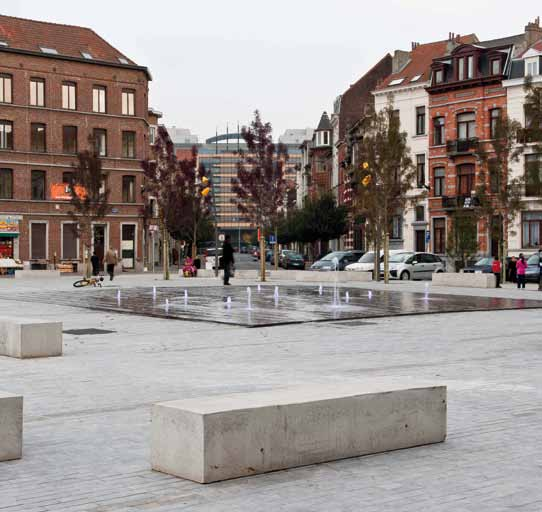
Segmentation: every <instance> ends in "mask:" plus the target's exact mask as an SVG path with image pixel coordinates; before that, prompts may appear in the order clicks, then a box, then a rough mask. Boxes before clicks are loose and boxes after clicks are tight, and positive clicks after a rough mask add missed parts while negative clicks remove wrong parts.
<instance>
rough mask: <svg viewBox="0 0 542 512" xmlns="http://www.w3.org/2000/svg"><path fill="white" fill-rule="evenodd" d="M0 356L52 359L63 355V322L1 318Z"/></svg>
mask: <svg viewBox="0 0 542 512" xmlns="http://www.w3.org/2000/svg"><path fill="white" fill-rule="evenodd" d="M0 355H2V356H9V357H18V358H20V359H24V358H31V357H52V356H61V355H62V322H51V321H49V320H31V319H26V318H24V319H23V318H1V317H0Z"/></svg>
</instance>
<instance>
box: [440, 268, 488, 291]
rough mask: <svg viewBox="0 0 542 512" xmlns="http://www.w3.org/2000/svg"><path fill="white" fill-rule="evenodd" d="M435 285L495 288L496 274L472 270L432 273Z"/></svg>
mask: <svg viewBox="0 0 542 512" xmlns="http://www.w3.org/2000/svg"><path fill="white" fill-rule="evenodd" d="M432 279H433V284H434V285H435V286H458V287H464V288H495V286H496V284H497V283H496V282H495V276H494V275H493V274H482V273H474V272H473V273H471V272H460V273H457V274H456V273H453V272H440V273H436V274H432Z"/></svg>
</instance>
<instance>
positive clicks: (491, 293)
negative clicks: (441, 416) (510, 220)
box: [0, 275, 542, 512]
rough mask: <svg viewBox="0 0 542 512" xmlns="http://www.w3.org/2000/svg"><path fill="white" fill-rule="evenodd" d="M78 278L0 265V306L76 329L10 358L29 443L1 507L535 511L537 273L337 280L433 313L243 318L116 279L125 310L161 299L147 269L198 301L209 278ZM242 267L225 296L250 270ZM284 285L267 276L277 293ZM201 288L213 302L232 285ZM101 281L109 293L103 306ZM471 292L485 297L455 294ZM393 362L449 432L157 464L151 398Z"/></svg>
mask: <svg viewBox="0 0 542 512" xmlns="http://www.w3.org/2000/svg"><path fill="white" fill-rule="evenodd" d="M71 281H72V280H71V279H70V278H69V277H62V278H61V279H56V280H49V279H43V278H41V279H28V280H26V279H21V280H8V279H4V280H0V306H1V307H2V310H3V313H2V315H4V316H29V317H37V318H43V319H55V320H56V319H61V320H62V321H63V322H64V330H65V331H74V330H75V332H76V333H75V334H74V333H72V334H67V333H66V334H65V335H64V355H63V356H62V357H59V358H48V359H30V360H18V359H12V358H7V357H1V358H0V389H1V390H3V391H8V392H11V393H16V394H22V395H24V398H25V416H24V420H25V423H24V451H23V458H22V459H21V460H19V461H12V462H4V463H0V511H1V512H7V511H9V512H23V511H24V512H37V511H46V510H48V511H55V512H56V511H59V512H60V511H88V512H109V511H124V512H126V511H133V512H135V511H153V512H154V511H157V512H166V511H180V510H182V511H191V512H192V511H194V512H196V511H197V512H200V511H224V512H225V511H228V512H231V511H236V512H237V511H253V510H262V511H267V510H269V511H282V510H284V511H319V512H320V511H321V512H329V511H360V510H362V511H369V512H373V511H374V512H376V511H379V512H380V511H420V510H424V509H425V510H428V511H454V512H460V511H477V512H484V511H488V512H489V511H492V512H494V511H505V510H506V511H511V510H514V511H515V510H518V511H540V510H542V488H541V487H540V481H541V478H542V462H541V460H542V459H541V455H542V453H541V452H542V429H541V428H540V425H541V424H542V405H541V404H542V373H541V371H540V369H541V366H542V355H541V354H542V350H541V346H542V336H541V332H542V309H528V308H530V307H532V306H537V305H538V303H530V302H529V301H537V300H539V299H542V294H540V293H539V292H537V291H535V289H534V287H529V288H530V289H528V290H526V291H519V290H516V289H513V288H509V287H505V288H503V289H501V290H494V289H493V290H474V289H469V290H467V289H455V288H449V289H445V288H440V289H436V288H434V287H432V286H429V288H428V290H426V288H425V284H424V283H402V282H397V283H393V284H390V285H389V286H385V285H382V284H378V285H376V284H371V283H366V284H360V285H357V286H349V287H342V288H341V297H342V298H344V296H345V292H346V291H347V290H348V291H349V294H350V296H351V299H352V304H351V305H350V307H359V308H366V307H367V304H366V301H367V300H368V295H369V290H372V297H373V298H377V299H378V298H379V297H380V299H378V300H381V301H384V298H385V297H387V299H386V300H388V302H390V304H391V305H392V306H393V308H396V311H397V308H400V306H401V304H405V307H406V306H408V304H412V303H415V304H417V306H416V308H419V307H423V308H434V309H431V311H434V312H435V313H436V314H424V315H417V314H413V315H408V316H394V315H393V308H391V309H390V311H389V312H391V313H392V316H385V317H378V316H379V315H372V316H370V315H366V316H364V315H358V314H357V313H356V315H355V316H356V319H354V320H348V319H347V318H344V317H341V318H338V319H337V320H338V321H331V322H330V321H318V322H315V321H305V322H304V323H297V324H287V325H274V326H268V327H255V328H251V329H247V328H246V322H238V323H240V324H241V325H233V324H232V325H227V324H221V323H215V321H210V320H212V319H211V318H210V319H209V321H207V320H206V318H205V317H204V316H205V315H202V314H200V315H199V318H198V321H196V322H193V321H182V320H169V319H164V318H160V317H157V316H149V315H143V314H134V313H138V311H133V310H131V311H130V313H131V314H124V313H123V312H121V311H117V309H119V308H118V304H116V301H117V289H118V287H120V289H121V308H120V309H122V306H123V302H122V301H123V300H128V299H129V297H130V296H133V297H141V296H145V297H150V299H151V301H152V287H153V286H157V287H158V289H157V293H158V297H161V298H166V297H167V296H169V295H168V294H169V293H171V296H172V297H173V296H174V297H180V298H181V301H182V297H183V291H184V289H185V288H187V289H188V291H189V298H190V297H193V298H194V299H196V298H198V303H200V309H198V310H197V311H204V310H205V308H204V307H203V306H202V305H201V304H203V302H204V299H203V298H204V297H205V295H206V289H205V288H203V286H207V287H208V286H210V285H211V286H213V285H217V284H218V283H217V282H215V281H214V280H213V279H209V280H204V279H201V280H186V281H185V280H180V279H178V278H175V279H174V280H172V281H171V282H167V283H165V282H163V281H162V280H161V279H160V277H159V276H152V275H145V276H144V275H140V276H129V275H122V276H119V278H118V279H116V280H115V281H113V283H109V282H107V283H106V288H105V289H104V290H93V289H81V290H74V289H73V288H72V287H71ZM235 284H238V285H239V286H238V287H237V286H232V287H231V288H230V289H228V293H229V294H230V296H232V297H235V300H234V301H233V302H232V311H235V307H236V304H238V305H239V307H240V304H241V303H242V300H244V298H246V286H247V285H249V284H251V285H252V286H253V287H255V283H248V282H239V281H235ZM278 284H279V287H280V288H279V292H280V290H283V291H284V292H287V290H288V289H287V283H278ZM274 285H275V283H272V284H270V286H271V288H268V289H266V290H264V297H265V300H266V301H268V302H266V304H269V306H268V307H269V308H270V309H271V310H273V308H274V298H273V293H272V291H273V286H274ZM296 290H297V291H296V292H295V293H298V295H299V296H300V297H303V298H305V299H307V300H306V301H305V302H304V303H311V302H314V303H318V302H319V301H320V300H321V301H324V299H320V298H319V297H320V296H319V294H318V291H317V287H315V286H314V285H313V286H307V287H304V288H296ZM208 291H210V293H209V294H208V295H209V296H210V297H212V300H211V299H210V300H209V305H208V309H209V310H212V308H213V307H214V306H215V305H216V304H217V303H219V302H220V301H222V299H223V297H222V295H221V294H222V291H221V290H220V291H218V289H216V288H209V289H208ZM100 292H104V293H103V297H107V298H108V300H110V301H111V302H110V304H109V306H107V305H105V307H103V308H101V309H92V307H94V306H95V305H92V304H90V306H89V302H92V300H93V299H92V298H93V297H96V296H97V294H98V293H100ZM291 292H292V294H293V293H294V290H291ZM326 293H327V295H325V301H326V303H327V301H328V299H330V297H331V295H330V292H329V290H328V291H327V292H326ZM142 294H143V295H142ZM254 294H255V295H257V292H256V291H255V292H254ZM287 297H288V293H285V296H284V297H282V298H279V301H280V300H284V301H286V300H287ZM426 297H427V298H428V299H429V300H427V301H426V303H424V302H423V299H424V298H426ZM253 298H254V296H253ZM362 298H363V303H362ZM414 299H415V300H414ZM418 299H421V301H419V302H416V301H418ZM431 299H435V300H431ZM437 299H439V300H437ZM440 299H442V300H440ZM255 300H256V303H255V307H257V308H262V307H264V306H262V305H258V302H257V298H256V299H255ZM298 300H299V297H298ZM413 300H414V302H413ZM160 301H161V299H160ZM461 303H463V304H471V305H472V304H478V305H481V306H479V307H476V308H472V307H469V308H463V309H481V311H467V312H464V311H462V312H450V311H449V309H446V307H445V305H446V304H461ZM419 304H421V305H422V306H419ZM221 305H222V307H224V305H223V302H222V303H221ZM322 305H323V304H322ZM74 306H75V307H74ZM81 306H83V307H81ZM284 306H285V308H286V309H288V308H289V307H292V306H293V303H288V302H285V303H284ZM189 307H190V303H189ZM304 307H305V306H304ZM326 307H327V305H326ZM509 307H510V308H518V309H508V308H509ZM132 309H137V308H132ZM181 309H182V308H181ZM279 309H280V308H279ZM313 309H314V308H313ZM316 309H318V308H316ZM484 309H487V310H484ZM439 310H441V311H443V310H444V311H448V312H447V314H439ZM221 311H222V310H221ZM281 311H282V310H281ZM363 311H365V310H363ZM431 311H424V312H427V313H430V312H431ZM456 311H457V309H456ZM143 312H144V311H140V313H143ZM412 312H413V313H416V312H417V311H412ZM224 313H225V314H227V312H224ZM246 313H247V312H246V311H244V312H243V315H244V314H246ZM358 313H359V312H358ZM183 314H184V313H183ZM311 314H312V313H311ZM284 315H285V317H286V316H288V315H286V313H284ZM365 317H366V318H367V320H364V318H365ZM332 319H333V318H331V320H332ZM214 320H216V319H214ZM81 329H84V330H87V329H95V330H98V333H97V334H96V333H92V331H90V332H89V333H87V334H78V333H77V331H78V330H81ZM100 330H104V331H113V332H105V333H103V332H102V333H100V332H99V331H100ZM388 377H389V378H401V379H407V380H408V379H411V380H412V381H413V382H416V380H417V379H421V380H423V381H425V382H426V381H431V382H434V383H435V384H445V385H447V386H448V438H447V440H446V442H445V443H443V444H437V445H431V446H426V447H420V448H413V449H408V450H402V451H397V452H391V453H384V454H379V455H372V456H367V457H360V458H352V459H347V460H342V461H337V462H332V463H325V464H320V465H316V466H307V467H303V468H297V469H293V470H288V471H280V472H276V473H271V474H267V475H259V476H254V477H251V478H242V479H238V480H231V481H226V482H221V483H216V484H210V485H200V484H196V483H193V482H190V481H186V480H182V479H178V478H175V477H172V476H168V475H165V474H162V473H158V472H153V471H152V470H151V469H150V463H149V452H150V408H151V405H152V404H153V403H156V402H160V401H167V400H174V399H179V398H190V397H200V396H209V395H218V394H224V393H235V392H247V391H256V390H270V389H275V388H280V387H285V386H291V385H298V384H304V385H311V384H326V383H341V384H348V383H349V382H351V383H355V382H358V381H359V380H361V379H363V380H366V379H372V378H374V379H382V378H388Z"/></svg>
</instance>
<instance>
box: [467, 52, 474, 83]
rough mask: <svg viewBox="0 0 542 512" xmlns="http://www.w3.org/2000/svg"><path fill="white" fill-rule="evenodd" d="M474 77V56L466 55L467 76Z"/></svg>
mask: <svg viewBox="0 0 542 512" xmlns="http://www.w3.org/2000/svg"><path fill="white" fill-rule="evenodd" d="M473 77H474V56H473V55H469V56H468V57H467V78H473Z"/></svg>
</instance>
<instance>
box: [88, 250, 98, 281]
mask: <svg viewBox="0 0 542 512" xmlns="http://www.w3.org/2000/svg"><path fill="white" fill-rule="evenodd" d="M90 264H91V265H92V275H93V276H97V275H98V274H99V273H100V258H99V257H98V255H97V254H96V251H94V252H93V253H92V256H91V257H90Z"/></svg>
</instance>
